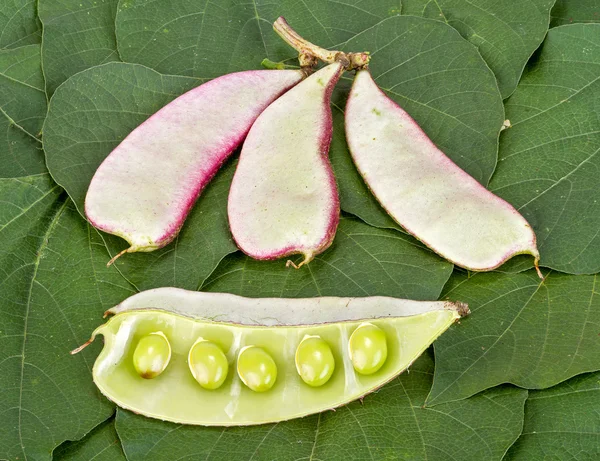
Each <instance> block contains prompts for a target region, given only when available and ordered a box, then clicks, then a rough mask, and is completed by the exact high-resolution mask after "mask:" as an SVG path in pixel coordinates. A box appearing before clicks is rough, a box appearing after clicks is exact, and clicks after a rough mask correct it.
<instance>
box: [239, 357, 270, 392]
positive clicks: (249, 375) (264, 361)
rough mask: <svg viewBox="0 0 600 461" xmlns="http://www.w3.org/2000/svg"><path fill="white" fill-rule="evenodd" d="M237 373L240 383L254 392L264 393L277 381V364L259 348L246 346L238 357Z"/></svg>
mask: <svg viewBox="0 0 600 461" xmlns="http://www.w3.org/2000/svg"><path fill="white" fill-rule="evenodd" d="M237 371H238V375H239V377H240V379H241V380H242V382H243V383H244V384H245V385H246V386H248V387H249V388H250V389H252V390H253V391H254V392H265V391H268V390H269V389H271V388H272V387H273V385H274V384H275V381H277V364H276V363H275V361H274V360H273V357H271V356H270V355H269V353H268V352H267V351H265V350H264V349H263V348H261V347H257V346H246V347H244V348H242V350H241V351H240V354H239V355H238V362H237Z"/></svg>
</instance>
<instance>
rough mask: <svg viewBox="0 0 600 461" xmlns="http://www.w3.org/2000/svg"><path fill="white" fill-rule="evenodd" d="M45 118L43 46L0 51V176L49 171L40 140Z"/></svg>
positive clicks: (9, 176) (10, 176)
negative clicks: (41, 53)
mask: <svg viewBox="0 0 600 461" xmlns="http://www.w3.org/2000/svg"><path fill="white" fill-rule="evenodd" d="M45 116H46V93H45V92H44V77H43V75H42V68H41V65H40V46H39V45H29V46H23V47H21V48H14V49H10V50H0V133H2V135H1V137H0V177H3V178H12V177H19V176H25V175H28V174H38V173H42V172H44V171H46V167H45V165H44V154H43V153H42V152H41V143H40V141H39V140H38V139H37V136H38V133H39V132H40V130H41V128H42V123H43V121H44V117H45Z"/></svg>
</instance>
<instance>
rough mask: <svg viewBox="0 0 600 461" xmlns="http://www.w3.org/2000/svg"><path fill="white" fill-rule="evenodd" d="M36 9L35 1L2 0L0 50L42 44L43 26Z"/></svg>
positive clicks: (0, 7)
mask: <svg viewBox="0 0 600 461" xmlns="http://www.w3.org/2000/svg"><path fill="white" fill-rule="evenodd" d="M35 7H36V1H35V0H2V2H1V3H0V49H7V48H17V47H20V46H25V45H32V44H35V43H40V41H41V35H42V34H41V25H40V22H39V20H38V18H37V15H36V11H35Z"/></svg>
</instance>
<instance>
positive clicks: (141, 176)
mask: <svg viewBox="0 0 600 461" xmlns="http://www.w3.org/2000/svg"><path fill="white" fill-rule="evenodd" d="M303 76H304V73H303V72H302V71H300V70H257V71H246V72H237V73H233V74H228V75H224V76H222V77H219V78H216V79H214V80H211V81H209V82H207V83H205V84H203V85H200V86H198V87H196V88H194V89H193V90H191V91H188V92H187V93H185V94H183V95H182V96H179V97H178V98H177V99H175V100H174V101H172V102H171V103H169V104H167V105H166V106H165V107H163V108H162V109H160V110H159V111H158V112H156V113H155V114H154V115H152V116H151V117H150V118H148V119H147V120H146V121H145V122H144V123H142V124H141V125H140V126H138V127H137V128H136V129H135V130H133V131H132V132H131V133H130V134H129V135H128V136H127V137H126V138H125V139H124V140H123V141H122V142H121V143H120V144H119V145H118V146H117V147H116V148H115V149H114V150H113V151H112V152H111V153H110V155H109V156H108V157H107V158H106V159H105V160H104V161H103V162H102V164H101V165H100V166H99V167H98V169H97V171H96V173H95V174H94V177H93V178H92V181H91V183H90V186H89V189H88V192H87V195H86V198H85V213H86V215H87V217H88V219H89V220H90V222H91V223H92V224H93V225H94V226H95V227H97V228H98V229H101V230H103V231H105V232H108V233H111V234H115V235H118V236H119V237H122V238H124V239H125V240H127V242H129V244H130V247H129V248H127V249H126V250H124V251H123V252H122V253H126V252H127V253H131V252H136V251H153V250H156V249H158V248H162V247H163V246H165V245H167V244H168V243H169V242H171V241H172V240H173V239H174V238H175V237H176V235H177V233H178V232H179V229H180V228H181V226H182V225H183V222H184V220H185V219H186V217H187V215H188V213H189V211H190V209H191V208H192V206H193V205H194V203H195V202H196V199H197V198H198V196H199V195H200V193H201V192H202V190H203V189H204V187H205V186H206V185H207V183H208V182H209V181H210V180H211V179H212V177H213V176H214V175H215V173H216V172H217V170H218V169H219V167H220V166H221V165H222V164H223V162H224V161H225V160H226V159H227V158H228V157H229V155H230V154H231V153H232V152H233V151H234V150H235V148H236V147H237V146H238V145H239V144H240V143H241V141H242V140H243V139H244V137H245V136H246V134H247V132H248V130H249V129H250V126H251V125H252V123H253V122H254V121H255V120H256V118H257V117H258V115H259V114H260V113H261V112H262V111H263V110H264V109H265V108H266V107H267V106H268V105H269V104H270V103H271V102H273V101H274V100H275V99H277V97H279V96H280V95H281V94H282V93H284V92H285V91H286V90H288V89H289V88H290V87H292V86H294V85H295V84H297V83H298V82H300V81H301V80H302V78H303ZM122 253H120V254H122ZM120 254H119V255H118V256H120ZM118 256H117V257H118ZM114 259H116V258H113V260H114ZM111 262H112V260H111Z"/></svg>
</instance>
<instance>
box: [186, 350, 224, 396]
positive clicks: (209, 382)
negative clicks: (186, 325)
mask: <svg viewBox="0 0 600 461" xmlns="http://www.w3.org/2000/svg"><path fill="white" fill-rule="evenodd" d="M188 365H189V367H190V371H191V372H192V375H193V376H194V378H195V379H196V381H198V384H200V385H201V386H202V387H203V388H204V389H209V390H213V389H217V388H219V387H221V384H223V382H224V381H225V378H227V372H228V371H229V363H228V362H227V357H226V356H225V353H224V352H223V351H222V350H221V348H220V347H219V346H217V345H216V344H215V343H213V342H210V341H207V340H206V339H203V338H198V340H197V341H196V342H195V343H194V345H193V346H192V347H191V349H190V353H189V354H188Z"/></svg>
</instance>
